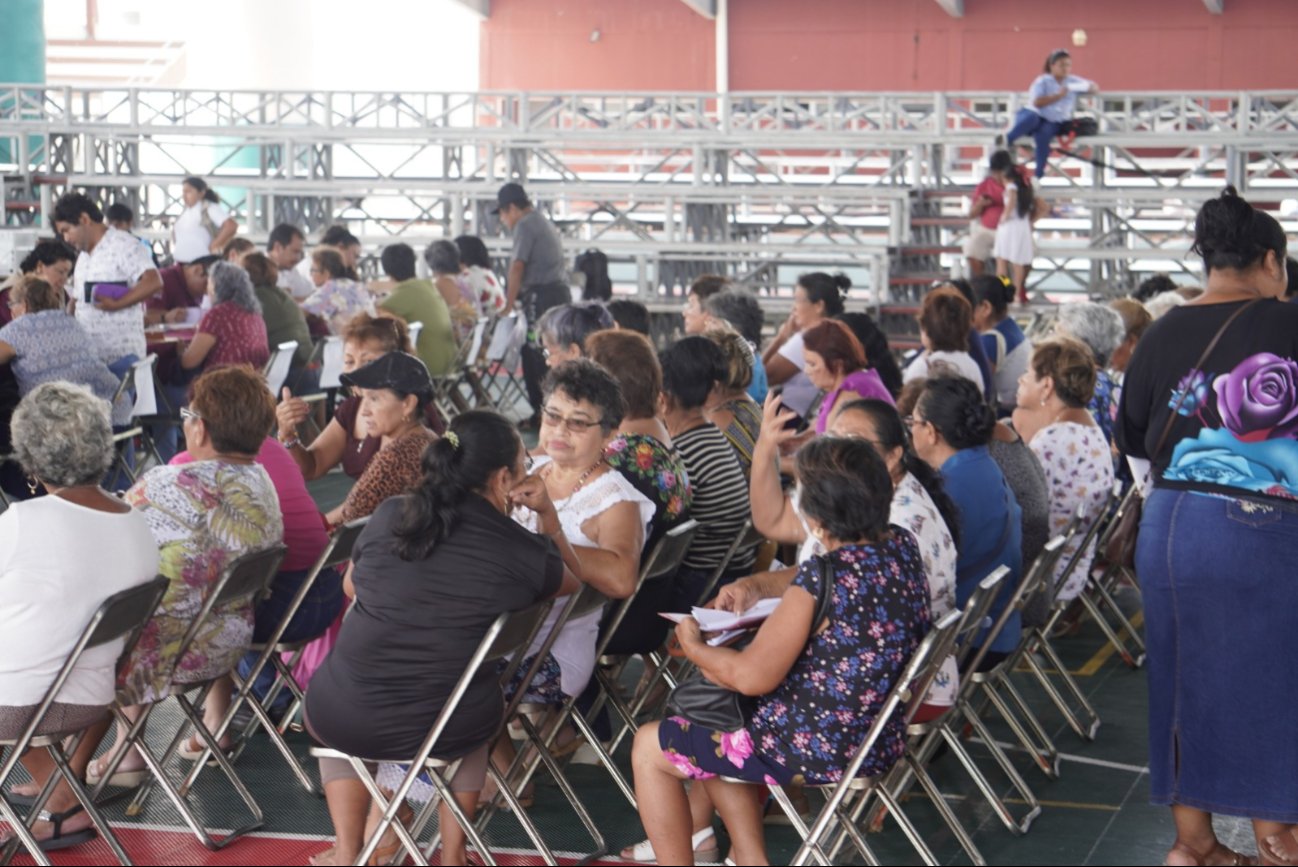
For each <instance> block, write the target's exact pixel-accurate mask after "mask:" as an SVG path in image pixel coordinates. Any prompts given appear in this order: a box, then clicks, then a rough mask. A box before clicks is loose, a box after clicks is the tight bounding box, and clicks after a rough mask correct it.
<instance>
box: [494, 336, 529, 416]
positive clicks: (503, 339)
mask: <svg viewBox="0 0 1298 867" xmlns="http://www.w3.org/2000/svg"><path fill="white" fill-rule="evenodd" d="M520 329H522V330H523V331H526V329H527V320H526V319H524V318H523V316H522V314H521V313H519V312H518V311H514V312H513V313H510V314H509V315H507V316H501V317H499V318H497V319H496V321H495V325H494V326H493V327H492V330H491V339H490V340H489V341H487V349H486V352H485V353H484V354H483V361H484V376H485V377H486V379H484V382H483V387H484V388H485V390H486V392H487V394H488V396H489V397H490V398H491V400H492V402H493V403H494V404H495V405H496V408H497V409H499V410H500V411H501V412H502V413H505V414H507V413H508V410H509V408H510V407H511V406H514V405H516V404H517V403H518V402H519V401H522V402H523V404H524V405H528V402H527V388H526V387H525V386H524V384H523V381H522V379H521V377H519V376H518V374H517V373H516V371H517V369H518V364H519V359H518V350H517V349H516V348H515V343H516V342H517V341H518V332H519V330H520ZM528 413H529V414H530V413H531V409H530V408H529V409H528Z"/></svg>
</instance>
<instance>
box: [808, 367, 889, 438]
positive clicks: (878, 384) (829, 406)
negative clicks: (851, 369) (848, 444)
mask: <svg viewBox="0 0 1298 867" xmlns="http://www.w3.org/2000/svg"><path fill="white" fill-rule="evenodd" d="M848 391H850V392H852V393H853V394H854V395H856V396H857V397H872V398H875V399H877V400H882V401H884V402H885V403H887V404H889V405H890V406H896V405H897V404H896V402H895V401H894V400H893V399H892V395H891V394H889V393H888V389H887V388H886V387H885V386H884V384H883V380H882V379H880V378H879V374H878V373H876V372H875V371H874V370H872V369H868V370H858V371H856V372H855V373H849V374H848V375H847V376H846V377H845V378H844V379H843V384H842V385H840V386H839V387H838V388H836V389H834V390H833V391H831V392H829V393H828V394H826V395H825V399H824V400H822V401H821V402H820V413H819V414H818V415H817V416H816V433H818V434H823V433H824V432H825V428H827V427H829V416H830V413H832V412H833V411H834V405H835V404H836V403H838V396H839V395H840V394H842V393H843V392H848Z"/></svg>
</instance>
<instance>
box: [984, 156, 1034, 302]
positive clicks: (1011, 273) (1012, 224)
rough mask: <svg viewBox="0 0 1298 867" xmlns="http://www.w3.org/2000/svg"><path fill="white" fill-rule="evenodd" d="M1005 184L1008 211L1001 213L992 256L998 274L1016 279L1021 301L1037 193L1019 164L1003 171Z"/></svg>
mask: <svg viewBox="0 0 1298 867" xmlns="http://www.w3.org/2000/svg"><path fill="white" fill-rule="evenodd" d="M1000 174H1001V180H1002V182H1003V183H1004V184H1005V210H1004V211H1002V212H1001V222H1000V226H999V227H997V229H996V245H995V246H994V247H992V255H993V256H994V257H995V258H996V276H998V277H1009V278H1011V279H1012V280H1013V281H1014V288H1015V289H1016V290H1017V291H1018V300H1019V303H1020V304H1026V303H1027V300H1028V292H1027V280H1028V270H1029V269H1030V268H1031V267H1032V258H1033V248H1032V216H1033V210H1034V209H1035V207H1036V193H1035V191H1034V190H1033V189H1032V182H1031V181H1029V180H1028V179H1027V178H1026V177H1024V175H1023V173H1022V172H1020V171H1019V169H1018V167H1017V166H1013V167H1011V168H1009V169H1007V170H1006V171H1004V172H1001V173H1000Z"/></svg>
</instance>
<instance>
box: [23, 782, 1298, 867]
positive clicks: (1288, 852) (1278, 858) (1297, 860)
mask: <svg viewBox="0 0 1298 867" xmlns="http://www.w3.org/2000/svg"><path fill="white" fill-rule="evenodd" d="M10 800H13V799H12V798H11V799H10ZM1262 845H1263V846H1264V847H1265V848H1266V851H1265V852H1259V853H1258V854H1260V855H1266V857H1267V860H1268V862H1269V863H1274V864H1290V865H1292V864H1298V827H1294V828H1290V829H1289V830H1288V831H1283V832H1281V833H1279V834H1272V835H1271V836H1269V837H1267V838H1266V839H1264V840H1263V841H1262Z"/></svg>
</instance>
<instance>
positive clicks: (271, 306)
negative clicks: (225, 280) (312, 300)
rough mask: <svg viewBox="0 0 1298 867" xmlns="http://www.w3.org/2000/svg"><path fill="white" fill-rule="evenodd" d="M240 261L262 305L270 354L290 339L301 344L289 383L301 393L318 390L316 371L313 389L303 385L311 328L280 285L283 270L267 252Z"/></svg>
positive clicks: (300, 310)
mask: <svg viewBox="0 0 1298 867" xmlns="http://www.w3.org/2000/svg"><path fill="white" fill-rule="evenodd" d="M239 262H240V265H241V266H242V267H243V270H245V271H247V272H248V279H249V280H250V281H251V282H252V291H253V294H254V295H256V296H257V302H258V303H259V304H261V318H262V321H263V322H265V323H266V351H267V352H270V351H271V350H273V349H275V348H276V347H278V346H279V345H280V344H281V343H285V342H287V341H289V340H295V341H297V349H296V350H294V352H293V365H292V367H290V368H289V374H288V377H289V379H288V381H289V382H290V383H293V384H294V385H295V387H298V388H299V391H314V390H315V386H317V385H318V384H319V380H320V374H319V373H318V372H315V371H313V373H314V376H312V378H311V382H310V386H311V387H310V388H309V389H307V388H303V386H305V385H307V383H300V382H299V378H300V377H301V376H302V375H303V373H304V372H305V370H306V366H307V365H308V364H310V363H311V350H312V345H311V329H310V328H309V327H308V326H307V324H306V314H304V313H303V312H302V308H301V307H298V306H297V303H296V302H295V301H294V300H293V296H292V295H290V294H289V293H288V290H287V289H284V288H282V287H281V286H280V285H279V268H277V267H275V263H274V262H272V261H271V260H270V257H269V256H267V255H266V254H265V253H247V254H245V255H244V256H243V258H242V259H240V260H239ZM268 357H269V356H268Z"/></svg>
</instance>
